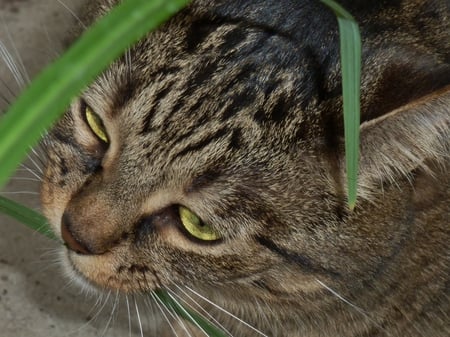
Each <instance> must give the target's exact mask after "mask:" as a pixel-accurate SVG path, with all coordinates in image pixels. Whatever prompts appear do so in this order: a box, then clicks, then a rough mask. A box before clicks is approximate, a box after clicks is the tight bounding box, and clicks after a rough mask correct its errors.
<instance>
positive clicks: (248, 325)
mask: <svg viewBox="0 0 450 337" xmlns="http://www.w3.org/2000/svg"><path fill="white" fill-rule="evenodd" d="M186 289H187V290H189V291H190V292H192V293H193V294H195V295H196V296H198V297H200V298H201V299H202V300H204V301H205V302H207V303H209V304H211V305H212V306H213V307H214V308H216V309H218V310H220V311H222V312H223V313H225V314H227V315H228V316H230V317H232V318H234V319H235V320H237V321H238V322H240V323H242V324H243V325H245V326H246V327H248V328H250V329H251V330H253V331H254V332H256V333H257V334H259V335H261V336H265V337H269V336H268V335H266V334H265V333H263V332H262V331H260V330H258V329H256V328H255V327H254V326H252V325H251V324H249V323H247V322H245V321H244V320H242V319H241V318H239V317H237V316H236V315H234V314H232V313H231V312H229V311H228V310H225V309H224V308H222V307H220V306H219V305H217V304H216V303H214V302H212V301H211V300H209V299H207V298H206V297H205V296H203V295H201V294H199V293H198V292H196V291H195V290H194V289H192V288H190V287H188V286H186Z"/></svg>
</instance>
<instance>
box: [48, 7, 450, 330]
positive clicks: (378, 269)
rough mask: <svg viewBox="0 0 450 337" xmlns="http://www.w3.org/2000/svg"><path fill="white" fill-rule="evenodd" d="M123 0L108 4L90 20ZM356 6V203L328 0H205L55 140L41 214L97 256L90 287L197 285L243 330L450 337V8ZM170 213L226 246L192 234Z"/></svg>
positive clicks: (91, 92)
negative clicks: (90, 122)
mask: <svg viewBox="0 0 450 337" xmlns="http://www.w3.org/2000/svg"><path fill="white" fill-rule="evenodd" d="M114 3H115V1H112V0H98V1H95V2H94V3H93V4H92V5H91V6H92V8H91V9H90V10H89V11H88V13H89V15H87V16H86V20H87V21H92V20H95V19H96V18H97V17H99V16H101V15H103V14H104V13H105V12H107V11H108V10H109V8H110V6H111V5H113V4H114ZM343 4H344V5H345V6H347V8H348V9H349V10H350V11H351V12H352V13H353V14H354V15H355V17H356V18H357V20H358V21H359V22H360V24H361V31H362V37H363V78H362V88H361V92H362V101H361V106H362V116H361V117H362V125H361V149H362V155H361V168H360V180H359V188H360V190H359V193H360V199H359V201H358V204H357V207H356V209H355V211H353V212H351V211H349V210H348V208H347V206H346V187H345V183H344V181H345V179H344V177H345V170H344V167H343V163H344V153H343V126H342V113H341V107H342V103H341V82H340V76H339V70H340V66H339V52H338V46H339V44H338V32H337V24H336V20H335V18H334V15H333V13H332V12H330V11H329V10H328V9H327V8H326V7H324V6H323V5H322V4H321V3H320V2H319V1H306V0H305V1H303V0H273V1H272V0H270V1H262V0H252V1H247V0H237V1H224V0H223V1H222V0H220V1H219V0H218V1H213V0H198V1H193V2H192V3H191V4H190V5H189V6H188V7H187V8H186V9H185V10H183V11H182V12H181V13H180V14H178V15H177V16H175V17H174V18H173V19H172V20H170V21H169V22H167V23H166V24H164V25H163V26H162V27H161V28H160V29H159V30H158V31H156V32H154V33H151V34H149V36H148V37H146V38H145V39H143V40H141V41H140V42H138V43H137V44H136V45H135V46H133V47H132V48H131V49H130V52H129V54H127V55H129V56H130V57H131V62H129V58H128V56H127V57H125V56H124V57H123V58H121V59H119V60H117V61H116V62H115V63H114V64H112V65H111V66H110V68H109V69H108V70H106V71H105V72H104V73H103V74H102V75H101V76H100V77H99V78H98V79H96V81H95V82H94V83H93V84H92V85H91V86H90V87H89V88H87V89H86V91H85V92H84V93H83V94H82V95H81V97H80V98H79V99H76V100H75V101H74V103H73V104H72V106H71V108H70V110H69V111H68V112H67V113H66V115H65V116H64V118H63V119H62V120H61V121H60V122H59V123H58V125H57V126H56V127H55V129H54V130H53V132H52V133H51V135H50V137H49V144H50V145H49V149H48V157H49V161H48V166H47V171H46V178H45V182H44V184H43V187H42V200H43V205H44V208H45V212H46V215H47V217H48V218H49V220H50V222H51V223H52V224H53V226H54V229H55V232H56V233H60V228H61V225H60V224H61V221H63V222H64V223H65V226H66V227H67V228H69V230H70V231H71V235H72V236H73V237H74V238H75V240H76V241H77V242H79V243H80V244H82V245H83V246H84V247H86V250H87V251H88V252H89V253H88V254H77V253H75V252H74V251H71V250H68V251H67V254H66V255H67V261H68V262H67V264H68V266H69V267H68V268H70V269H71V270H74V271H75V274H76V275H77V277H78V278H80V279H82V282H83V283H88V284H91V285H93V286H94V287H96V288H97V289H119V290H121V291H123V292H126V293H145V292H151V291H152V290H155V289H157V288H163V289H169V290H170V291H174V293H177V294H178V296H181V297H183V293H182V291H181V289H188V288H184V287H189V289H190V288H192V289H195V291H198V292H199V293H200V294H202V295H204V296H206V297H207V298H208V299H209V300H211V301H213V302H214V303H217V305H220V306H222V307H224V308H226V309H227V310H229V311H230V312H232V313H233V314H234V315H236V316H238V317H240V318H242V319H243V320H245V321H246V322H247V323H248V324H250V325H251V326H253V327H254V329H252V328H249V327H248V326H247V325H245V324H242V323H239V322H238V321H237V320H236V319H234V318H230V316H228V315H226V314H223V313H222V312H221V311H220V310H218V309H217V308H216V307H215V306H214V305H211V304H210V303H208V302H207V301H206V302H205V301H203V302H204V303H203V304H204V305H205V307H206V308H208V310H209V311H210V312H211V313H213V314H214V316H215V317H216V318H217V319H218V320H219V321H220V322H222V323H223V324H224V325H225V326H226V328H227V329H229V330H230V331H231V332H232V333H233V335H234V336H245V337H247V336H258V335H260V334H259V333H257V332H256V331H255V329H258V330H259V331H261V332H264V334H266V335H267V336H289V337H296V336H298V337H299V336H303V337H318V336H334V337H339V336H346V337H350V336H354V337H356V336H358V337H361V336H392V337H393V336H398V337H400V336H402V337H408V336H409V337H413V336H414V337H418V336H429V337H445V336H448V334H449V333H450V332H449V326H450V325H449V316H448V315H449V312H450V310H449V309H450V308H449V293H448V281H449V271H450V265H449V248H448V242H449V239H450V237H449V234H450V233H449V227H448V224H449V221H448V220H449V214H450V181H449V170H448V169H449V154H450V153H449V152H450V151H449V148H450V146H449V145H450V144H449V139H450V137H449V125H450V43H449V41H450V13H449V11H450V9H449V5H448V3H447V1H446V0H440V1H438V0H436V1H422V0H414V1H401V0H396V1H362V0H361V1H343ZM85 104H87V105H88V106H90V107H91V108H92V109H93V110H94V111H96V113H97V114H99V115H100V116H101V117H102V119H103V121H104V124H105V126H106V129H107V132H108V135H109V138H110V139H111V143H110V144H109V146H107V147H105V146H102V145H101V144H99V141H98V139H96V138H95V136H94V135H93V134H92V133H91V132H90V131H89V128H88V127H87V125H86V123H85V122H84V121H83V118H82V110H83V106H85ZM176 205H184V206H186V207H188V208H190V209H191V210H193V211H194V212H195V213H196V214H197V215H199V216H200V217H201V218H202V219H203V221H205V222H207V223H209V224H211V225H212V226H214V228H215V229H216V230H217V231H218V232H219V233H220V234H221V236H222V240H220V241H219V242H217V243H214V244H206V243H201V242H198V241H195V240H192V239H190V238H189V237H188V236H186V235H185V233H184V232H183V231H182V230H181V229H180V220H179V218H177V214H176V211H175V209H176V208H175V206H176ZM175 285H176V286H175ZM178 287H180V288H178ZM199 300H200V299H199ZM163 329H164V328H163ZM166 329H168V327H166ZM168 335H170V330H168ZM181 335H182V334H180V336H181ZM200 335H202V334H201V333H200V334H199V336H200Z"/></svg>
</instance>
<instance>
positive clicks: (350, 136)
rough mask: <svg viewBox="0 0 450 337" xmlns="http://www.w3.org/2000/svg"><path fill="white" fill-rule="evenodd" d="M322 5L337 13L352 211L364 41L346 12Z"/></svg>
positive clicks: (333, 4)
mask: <svg viewBox="0 0 450 337" xmlns="http://www.w3.org/2000/svg"><path fill="white" fill-rule="evenodd" d="M321 1H322V2H323V3H324V4H326V5H327V6H328V7H330V8H331V9H332V10H333V11H334V13H335V15H336V17H337V20H338V24H339V39H340V50H341V69H342V95H343V102H344V128H345V131H344V132H345V160H346V167H347V188H348V205H349V208H350V209H351V210H353V209H354V208H355V205H356V198H357V185H358V180H357V179H358V161H359V123H360V81H361V37H360V33H359V28H358V24H357V23H356V21H355V19H354V18H353V17H352V16H351V15H350V14H349V13H348V12H347V11H346V10H345V9H344V8H342V7H341V6H340V5H339V4H337V3H336V2H334V1H332V0H321Z"/></svg>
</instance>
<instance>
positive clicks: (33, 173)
mask: <svg viewBox="0 0 450 337" xmlns="http://www.w3.org/2000/svg"><path fill="white" fill-rule="evenodd" d="M20 166H21V167H23V168H24V169H25V170H26V171H27V172H29V173H31V174H32V175H33V176H35V177H36V178H38V179H40V180H42V179H41V176H40V175H39V174H38V172H36V171H35V170H33V169H30V168H29V167H28V166H26V165H25V164H20Z"/></svg>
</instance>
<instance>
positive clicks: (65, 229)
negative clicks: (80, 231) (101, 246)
mask: <svg viewBox="0 0 450 337" xmlns="http://www.w3.org/2000/svg"><path fill="white" fill-rule="evenodd" d="M70 227H71V221H70V217H69V216H68V215H67V214H66V213H64V215H63V217H62V221H61V236H62V239H63V240H64V242H65V244H66V246H67V247H68V248H69V249H70V250H73V251H74V252H76V253H78V254H83V255H89V254H92V253H91V252H90V251H89V249H88V248H87V247H85V246H84V245H83V244H82V243H81V242H80V241H78V240H77V239H76V237H75V236H74V235H73V233H72V231H71V230H70Z"/></svg>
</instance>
